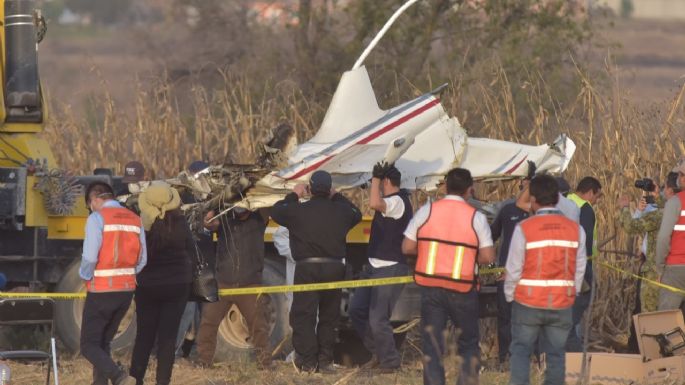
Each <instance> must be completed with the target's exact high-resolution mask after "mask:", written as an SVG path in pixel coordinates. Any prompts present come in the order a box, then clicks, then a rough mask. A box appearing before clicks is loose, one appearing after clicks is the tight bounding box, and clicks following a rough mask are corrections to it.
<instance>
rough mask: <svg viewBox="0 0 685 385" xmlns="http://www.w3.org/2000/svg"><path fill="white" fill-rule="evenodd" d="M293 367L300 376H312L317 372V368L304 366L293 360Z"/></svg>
mask: <svg viewBox="0 0 685 385" xmlns="http://www.w3.org/2000/svg"><path fill="white" fill-rule="evenodd" d="M293 367H294V368H295V371H296V372H297V373H298V374H311V373H314V372H316V367H313V366H309V365H304V364H302V363H300V362H297V360H293Z"/></svg>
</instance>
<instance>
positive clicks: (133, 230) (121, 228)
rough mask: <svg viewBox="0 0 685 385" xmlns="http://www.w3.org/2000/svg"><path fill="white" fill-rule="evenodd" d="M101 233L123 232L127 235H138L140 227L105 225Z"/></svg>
mask: <svg viewBox="0 0 685 385" xmlns="http://www.w3.org/2000/svg"><path fill="white" fill-rule="evenodd" d="M102 231H103V232H106V233H107V232H110V231H123V232H128V233H136V234H140V226H131V225H105V227H104V229H102Z"/></svg>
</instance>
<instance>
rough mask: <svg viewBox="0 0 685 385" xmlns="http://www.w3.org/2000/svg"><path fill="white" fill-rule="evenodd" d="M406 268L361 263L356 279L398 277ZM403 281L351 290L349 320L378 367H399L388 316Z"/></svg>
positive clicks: (403, 274) (390, 313) (402, 286)
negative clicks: (374, 355) (352, 292)
mask: <svg viewBox="0 0 685 385" xmlns="http://www.w3.org/2000/svg"><path fill="white" fill-rule="evenodd" d="M408 271H409V268H408V267H407V265H405V264H403V263H397V264H394V265H392V266H386V267H380V268H375V267H373V266H371V265H366V266H364V271H362V274H361V276H360V277H359V278H360V279H372V278H388V277H400V276H405V275H407V273H408ZM402 288H404V285H384V286H373V287H360V288H358V289H356V290H355V291H354V295H353V296H352V301H351V303H350V311H349V314H350V320H351V321H352V326H353V327H354V330H355V331H356V332H357V335H359V338H361V339H362V341H363V342H364V346H365V347H366V349H368V350H369V351H370V352H371V353H375V354H376V357H378V362H379V363H380V366H381V367H382V368H399V367H400V363H401V359H400V353H399V352H398V351H397V347H396V346H395V337H394V335H393V331H392V325H391V324H390V316H391V315H392V310H393V309H394V308H395V304H396V303H397V299H398V298H399V297H400V293H402Z"/></svg>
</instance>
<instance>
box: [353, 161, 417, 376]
mask: <svg viewBox="0 0 685 385" xmlns="http://www.w3.org/2000/svg"><path fill="white" fill-rule="evenodd" d="M401 179H402V174H401V173H400V171H399V170H398V169H397V168H395V166H393V165H386V164H384V163H379V164H376V165H375V166H374V168H373V178H372V179H371V193H370V197H369V206H370V207H371V208H372V209H373V210H374V211H375V214H374V217H373V221H372V222H371V235H370V237H369V248H368V259H369V263H368V265H365V266H364V268H363V271H362V274H361V276H360V279H374V278H390V277H401V276H405V275H407V273H408V272H409V267H408V266H407V260H406V258H405V256H404V254H402V238H403V235H402V233H403V232H404V229H405V228H406V227H407V224H408V223H409V220H410V219H411V217H412V215H413V210H412V207H411V201H410V200H409V193H408V192H407V191H406V190H401V189H400V181H401ZM403 288H404V285H384V286H372V287H362V288H358V289H356V290H355V291H354V295H353V296H352V301H351V303H350V310H349V314H350V320H351V321H352V326H354V329H355V331H356V332H357V334H358V335H359V337H360V338H361V339H362V341H363V342H364V346H365V347H366V349H368V350H369V351H370V352H371V353H373V354H374V356H375V357H374V358H375V362H374V361H373V360H374V359H372V362H370V366H374V365H376V364H377V365H378V368H377V370H378V371H379V372H381V373H390V372H393V371H396V370H397V369H399V367H400V363H401V359H400V353H399V352H398V351H397V347H396V346H395V338H394V336H393V328H392V325H391V324H390V316H391V315H392V311H393V309H394V308H395V304H396V303H397V299H398V298H399V296H400V293H401V292H402V289H403Z"/></svg>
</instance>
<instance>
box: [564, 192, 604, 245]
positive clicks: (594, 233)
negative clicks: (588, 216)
mask: <svg viewBox="0 0 685 385" xmlns="http://www.w3.org/2000/svg"><path fill="white" fill-rule="evenodd" d="M566 198H567V199H570V200H572V201H573V203H575V204H576V206H578V208H581V207H583V206H584V205H585V204H586V203H587V204H588V205H590V208H592V204H590V202H588V201H586V200H585V199H583V198H581V197H579V196H578V195H576V194H575V193H573V194H568V196H567V197H566ZM593 212H594V209H593ZM585 236H587V234H585ZM597 242H599V232H598V231H597V217H596V216H595V226H594V228H593V229H592V257H597V256H599V247H598V246H597V245H598V243H597ZM588 257H590V255H588Z"/></svg>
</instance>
